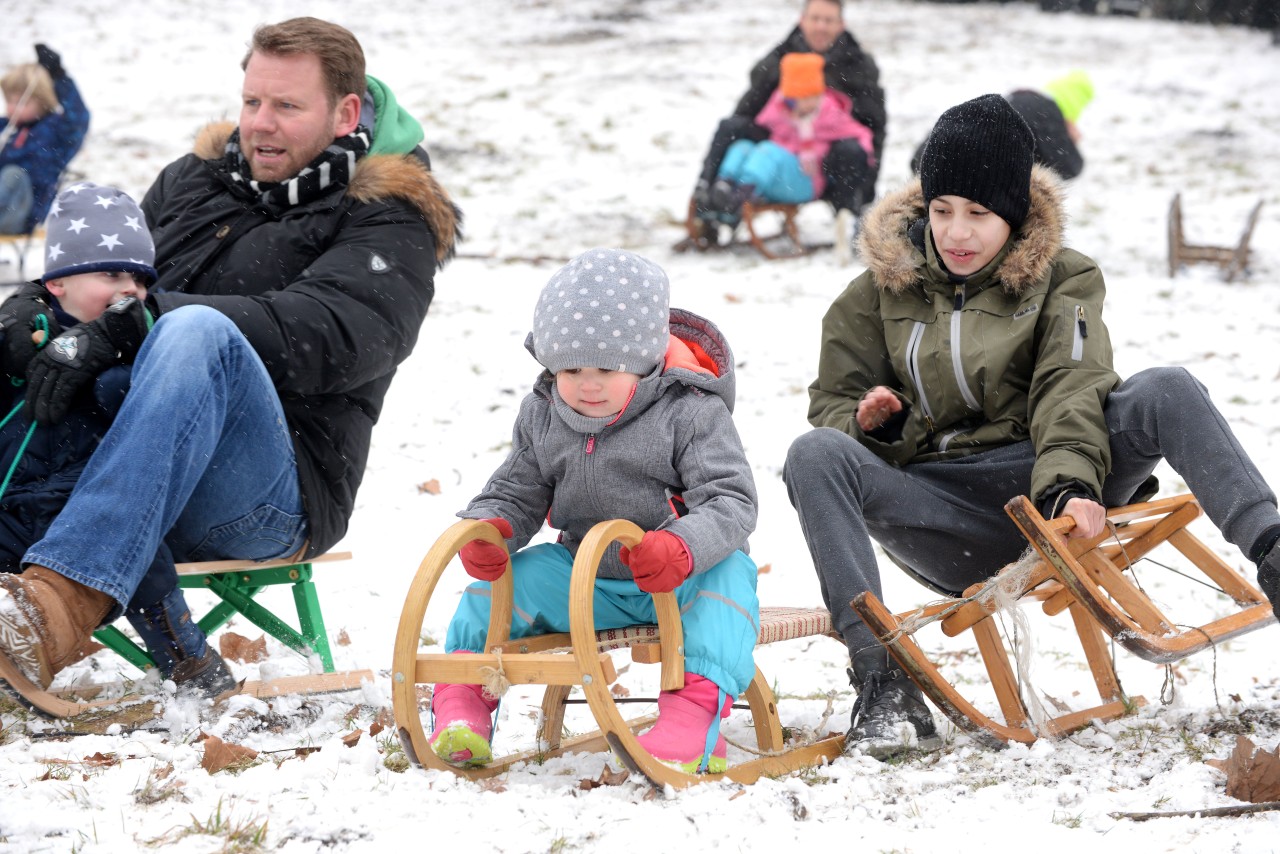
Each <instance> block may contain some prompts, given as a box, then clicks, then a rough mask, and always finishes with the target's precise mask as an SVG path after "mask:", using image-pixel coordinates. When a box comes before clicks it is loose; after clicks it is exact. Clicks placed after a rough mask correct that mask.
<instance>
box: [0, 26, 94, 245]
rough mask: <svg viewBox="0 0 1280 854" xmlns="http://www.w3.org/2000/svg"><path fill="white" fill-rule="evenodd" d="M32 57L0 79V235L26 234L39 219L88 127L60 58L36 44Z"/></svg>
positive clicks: (77, 92) (82, 106) (86, 114)
mask: <svg viewBox="0 0 1280 854" xmlns="http://www.w3.org/2000/svg"><path fill="white" fill-rule="evenodd" d="M36 59H37V60H38V62H31V63H26V64H24V65H19V66H16V67H15V68H13V69H11V70H10V71H9V72H8V73H7V74H5V75H4V77H3V78H0V90H3V92H4V101H5V112H6V116H5V117H4V118H0V234H29V233H30V232H31V231H32V230H33V229H34V228H35V227H36V226H37V225H39V224H40V223H42V222H44V218H45V217H46V216H47V215H48V213H49V206H50V205H51V204H53V197H54V196H55V195H56V194H57V192H58V179H59V178H60V177H61V176H62V173H63V171H64V170H65V169H66V168H67V164H68V163H70V162H71V158H73V157H75V156H76V152H77V151H79V150H80V145H81V143H83V142H84V136H85V134H86V133H88V131H89V109H88V107H86V106H85V104H84V100H83V99H81V97H80V90H79V89H77V88H76V84H75V82H74V81H73V80H72V79H71V78H70V77H68V76H67V73H66V71H65V70H64V69H63V67H62V58H61V57H59V56H58V54H57V53H55V52H54V51H52V50H51V49H50V48H49V46H48V45H43V44H38V45H36Z"/></svg>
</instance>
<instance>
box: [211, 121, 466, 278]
mask: <svg viewBox="0 0 1280 854" xmlns="http://www.w3.org/2000/svg"><path fill="white" fill-rule="evenodd" d="M235 129H236V125H235V123H234V122H211V123H210V124H208V125H205V127H203V128H202V129H201V130H200V131H199V133H197V134H196V141H195V146H194V148H193V151H194V153H195V155H196V156H197V157H199V158H200V159H201V160H221V159H222V156H223V154H224V152H225V151H226V147H227V140H228V139H229V138H230V137H231V133H232V131H234V130H235ZM347 194H348V195H349V196H350V197H351V198H352V199H354V200H355V201H358V202H373V201H377V200H379V199H389V198H399V199H403V200H405V201H407V202H409V203H410V204H412V205H413V206H414V207H416V208H417V209H418V210H419V211H421V212H422V216H423V218H424V219H426V221H427V225H428V226H429V227H430V228H431V232H432V234H434V235H435V238H436V263H443V262H444V261H445V260H447V259H449V258H451V257H453V253H454V250H455V247H456V244H457V240H458V237H459V232H458V226H459V222H460V219H461V212H460V211H459V210H458V207H457V206H456V205H455V204H454V203H453V200H452V199H450V198H449V193H448V192H447V191H446V190H445V189H444V188H443V187H441V186H440V184H439V183H437V182H436V179H435V177H434V176H433V175H432V174H431V171H430V170H429V169H427V167H426V166H425V165H424V164H423V163H422V162H421V161H419V160H418V159H417V158H416V157H413V156H412V155H400V154H366V155H365V156H364V157H362V158H360V162H359V163H357V164H356V171H355V174H353V175H352V177H351V181H350V183H349V184H348V185H347Z"/></svg>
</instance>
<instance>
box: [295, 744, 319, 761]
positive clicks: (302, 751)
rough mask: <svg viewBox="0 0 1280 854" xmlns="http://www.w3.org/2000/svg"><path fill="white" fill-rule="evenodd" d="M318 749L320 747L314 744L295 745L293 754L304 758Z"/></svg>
mask: <svg viewBox="0 0 1280 854" xmlns="http://www.w3.org/2000/svg"><path fill="white" fill-rule="evenodd" d="M319 749H320V748H319V747H317V746H314V745H313V746H311V747H295V748H294V749H293V755H294V756H296V757H298V758H299V759H306V758H307V757H308V756H310V755H311V754H313V753H315V752H316V751H317V750H319Z"/></svg>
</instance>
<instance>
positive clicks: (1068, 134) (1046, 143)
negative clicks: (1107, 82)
mask: <svg viewBox="0 0 1280 854" xmlns="http://www.w3.org/2000/svg"><path fill="white" fill-rule="evenodd" d="M1005 99H1006V100H1007V101H1008V102H1009V104H1010V106H1012V107H1013V109H1014V111H1016V112H1017V114H1018V115H1020V116H1022V120H1023V121H1025V122H1026V123H1027V126H1028V127H1030V128H1031V133H1032V135H1033V136H1034V137H1035V162H1036V163H1039V164H1040V165H1041V166H1048V167H1049V168H1050V169H1052V170H1053V171H1054V172H1057V173H1058V177H1060V178H1062V179H1063V180H1066V181H1069V180H1071V179H1072V178H1075V177H1076V176H1078V175H1079V174H1080V173H1081V172H1083V171H1084V156H1083V155H1082V154H1081V153H1080V128H1079V127H1078V126H1077V125H1076V122H1078V121H1079V120H1080V114H1081V113H1083V112H1084V108H1085V107H1087V106H1089V102H1090V101H1092V100H1093V82H1092V81H1091V80H1090V79H1089V75H1088V74H1085V73H1084V72H1083V71H1072V72H1070V73H1069V74H1066V75H1065V76H1063V77H1059V78H1057V79H1056V80H1052V81H1050V82H1049V83H1048V84H1047V85H1045V87H1044V91H1043V92H1037V91H1035V90H1033V89H1015V90H1013V91H1012V92H1010V93H1009V94H1008V95H1006V96H1005ZM923 151H924V143H923V142H922V143H920V145H919V147H917V148H916V152H915V154H914V155H912V157H911V171H912V172H919V171H920V154H921V152H923Z"/></svg>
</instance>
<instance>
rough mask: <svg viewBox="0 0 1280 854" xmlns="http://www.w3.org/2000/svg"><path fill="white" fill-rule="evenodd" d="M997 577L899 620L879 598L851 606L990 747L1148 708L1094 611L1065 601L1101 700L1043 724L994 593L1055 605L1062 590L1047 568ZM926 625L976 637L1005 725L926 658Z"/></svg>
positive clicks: (1007, 571) (951, 714)
mask: <svg viewBox="0 0 1280 854" xmlns="http://www.w3.org/2000/svg"><path fill="white" fill-rule="evenodd" d="M996 579H997V581H995V582H984V583H982V584H975V585H973V586H972V587H970V588H969V589H968V590H966V591H965V592H964V595H963V596H961V597H959V598H956V599H948V600H942V601H939V602H934V603H932V604H930V605H926V606H925V607H923V608H920V609H917V610H915V611H911V612H905V613H901V614H896V615H895V614H892V613H890V612H889V610H888V609H886V608H885V606H884V605H883V604H882V603H881V602H880V600H879V599H878V598H876V596H875V594H873V593H869V592H868V593H861V594H859V595H858V596H857V597H856V598H855V599H854V600H853V603H852V604H853V608H854V610H855V611H857V612H858V615H859V616H860V617H862V620H863V622H865V623H866V624H867V626H868V628H870V629H871V631H872V632H873V633H874V634H875V635H876V638H877V639H878V640H879V641H880V642H881V643H882V644H884V646H885V647H886V648H887V649H888V650H889V653H890V655H892V656H893V658H894V660H895V661H897V662H898V664H899V665H900V666H901V667H902V668H903V669H904V670H905V671H906V672H907V674H908V675H909V676H910V677H911V679H912V681H914V682H915V683H916V684H917V685H919V686H920V689H921V690H922V691H923V692H924V694H925V696H926V697H928V698H929V699H930V700H931V701H932V702H933V704H934V705H935V706H937V707H938V708H939V709H941V710H942V713H943V714H945V715H946V716H947V718H948V719H949V720H951V722H952V723H954V724H955V725H956V726H957V727H958V728H959V729H960V730H962V731H964V732H965V733H967V734H968V735H969V736H970V737H971V738H973V740H974V741H976V742H978V743H979V744H982V745H983V746H985V747H989V748H1003V747H1006V746H1008V744H1009V743H1011V742H1020V743H1022V744H1030V743H1032V742H1034V741H1036V740H1037V739H1038V738H1040V737H1042V736H1051V737H1059V736H1063V735H1068V734H1070V733H1072V732H1075V731H1076V730H1079V729H1082V728H1084V727H1086V726H1088V725H1089V724H1090V723H1092V722H1093V721H1095V720H1101V721H1110V720H1115V719H1116V718H1119V717H1123V716H1124V715H1126V714H1128V713H1130V712H1131V711H1132V710H1133V709H1135V708H1137V707H1140V706H1143V705H1145V704H1146V700H1145V699H1143V698H1142V697H1128V696H1126V695H1125V693H1124V691H1123V689H1122V688H1121V685H1120V679H1119V677H1118V676H1117V675H1116V672H1115V667H1114V666H1113V664H1112V662H1111V659H1110V656H1109V655H1108V652H1107V648H1106V643H1105V638H1104V636H1103V634H1102V632H1101V630H1100V628H1099V627H1098V624H1097V623H1096V622H1095V621H1094V620H1093V618H1092V617H1091V616H1090V615H1089V613H1088V612H1087V611H1086V610H1085V609H1084V608H1082V607H1080V606H1079V605H1078V604H1076V603H1073V602H1070V601H1065V602H1064V601H1063V600H1061V599H1058V600H1056V601H1058V602H1060V603H1062V604H1063V607H1064V608H1065V609H1066V610H1067V611H1069V613H1070V616H1071V620H1072V623H1073V626H1074V630H1075V632H1076V635H1077V636H1078V638H1079V640H1080V645H1081V649H1082V651H1083V652H1084V657H1085V661H1086V663H1087V665H1088V668H1089V672H1090V675H1091V676H1092V678H1093V682H1094V685H1095V686H1096V687H1097V691H1098V697H1099V701H1100V702H1099V704H1098V705H1096V706H1092V707H1089V708H1086V709H1082V710H1078V711H1065V710H1064V711H1061V712H1060V713H1059V714H1058V715H1057V716H1055V717H1049V716H1048V715H1047V714H1046V715H1043V716H1042V719H1041V720H1040V721H1039V723H1036V722H1035V715H1034V714H1033V711H1032V708H1031V706H1030V704H1029V702H1028V698H1027V696H1026V692H1028V691H1029V690H1030V689H1031V688H1030V686H1028V685H1023V684H1021V683H1020V681H1019V678H1018V674H1017V672H1016V670H1015V668H1014V666H1013V664H1012V663H1011V658H1013V656H1014V652H1015V651H1014V650H1011V648H1010V645H1009V644H1007V643H1006V637H1005V634H1004V633H1003V632H1002V630H1001V622H1000V620H999V618H998V612H997V605H996V601H995V599H994V597H992V596H989V595H987V594H988V593H990V592H991V591H992V585H993V584H995V583H1003V584H1004V593H1005V594H1006V595H1007V596H1008V597H1009V598H1011V599H1014V600H1022V599H1028V598H1029V599H1032V600H1045V601H1049V600H1054V597H1058V596H1059V595H1060V594H1061V592H1062V589H1063V588H1062V585H1061V584H1060V583H1058V582H1057V581H1056V580H1055V579H1054V578H1053V575H1052V571H1051V569H1050V568H1049V567H1048V566H1047V565H1045V564H1044V563H1043V562H1041V563H1039V564H1037V565H1036V566H1033V567H1030V568H1029V569H1028V568H1027V567H1024V566H1022V565H1021V564H1020V563H1019V564H1010V565H1009V566H1007V567H1005V568H1004V569H1002V570H1001V571H1000V572H999V573H997V575H996ZM1055 613H1058V612H1055ZM925 625H936V626H937V627H939V628H940V629H941V631H942V633H943V634H944V635H946V636H947V637H956V636H958V635H960V634H961V633H963V632H965V631H969V632H972V634H973V639H974V642H975V644H976V646H977V648H978V652H979V654H980V656H981V658H982V662H983V664H984V666H985V667H986V670H987V677H988V679H989V680H990V685H991V688H992V690H993V691H994V694H995V702H996V704H997V705H998V707H999V710H1000V714H1001V716H1002V717H1003V721H1001V720H997V719H996V718H993V717H991V716H989V715H987V714H986V713H984V712H983V711H981V710H980V709H979V708H978V705H976V704H975V702H973V701H970V700H969V699H967V698H965V697H964V696H962V695H961V694H960V692H959V691H958V690H957V689H956V687H955V685H954V684H953V683H952V682H951V681H950V680H948V679H947V678H946V677H945V676H943V674H942V672H941V671H940V669H939V667H938V666H937V665H936V664H935V663H934V662H933V661H932V660H930V658H929V656H928V655H926V654H925V652H924V650H923V649H921V647H920V646H919V644H918V643H917V642H916V640H915V633H916V632H917V631H918V630H919V629H921V628H923V627H924V626H925Z"/></svg>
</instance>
